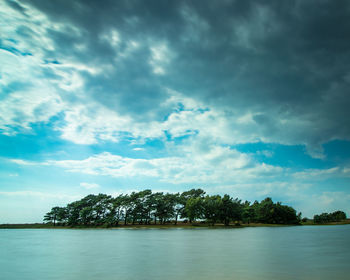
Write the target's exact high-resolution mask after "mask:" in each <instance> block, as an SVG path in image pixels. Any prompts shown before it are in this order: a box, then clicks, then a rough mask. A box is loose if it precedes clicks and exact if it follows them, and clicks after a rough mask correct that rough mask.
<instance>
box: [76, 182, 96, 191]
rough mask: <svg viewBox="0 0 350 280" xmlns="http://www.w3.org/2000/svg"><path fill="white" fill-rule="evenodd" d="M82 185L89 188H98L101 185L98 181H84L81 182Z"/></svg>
mask: <svg viewBox="0 0 350 280" xmlns="http://www.w3.org/2000/svg"><path fill="white" fill-rule="evenodd" d="M80 186H81V187H83V188H85V189H87V190H91V189H97V188H99V187H100V185H99V184H96V183H84V182H82V183H80Z"/></svg>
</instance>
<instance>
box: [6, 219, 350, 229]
mask: <svg viewBox="0 0 350 280" xmlns="http://www.w3.org/2000/svg"><path fill="white" fill-rule="evenodd" d="M346 224H350V219H347V220H344V221H340V222H332V223H324V224H315V223H313V222H312V220H309V221H307V222H302V223H301V224H300V225H297V226H320V225H346ZM285 226H296V225H285V224H260V223H250V224H236V225H234V224H232V225H229V226H225V225H224V224H215V225H209V224H205V223H193V224H191V223H178V224H177V225H174V224H170V223H169V224H165V225H159V224H156V225H155V224H151V225H136V224H135V225H131V224H128V225H118V226H110V227H107V226H61V225H56V226H54V225H52V224H42V223H34V224H0V229H105V228H108V229H118V228H135V229H145V228H150V229H155V228H157V229H171V228H213V229H215V228H242V227H285Z"/></svg>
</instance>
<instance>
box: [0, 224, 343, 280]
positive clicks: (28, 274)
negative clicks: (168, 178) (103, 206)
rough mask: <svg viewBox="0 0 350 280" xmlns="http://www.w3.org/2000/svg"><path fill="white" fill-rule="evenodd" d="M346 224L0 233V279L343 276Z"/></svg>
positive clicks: (36, 230) (30, 230)
mask: <svg viewBox="0 0 350 280" xmlns="http://www.w3.org/2000/svg"><path fill="white" fill-rule="evenodd" d="M349 261H350V226H349V225H345V226H310V227H307V226H303V227H278V228H268V227H266V228H242V229H137V230H135V229H116V230H59V229H57V230H50V229H20V230H15V229H9V230H0V279H4V280H12V279H16V280H18V279H21V280H26V279H33V280H34V279H35V280H40V279H45V280H46V279H60V280H70V279H74V280H77V279H82V280H90V279H102V280H110V279H121V280H124V279H125V280H128V279H135V280H142V279H145V280H146V279H147V280H157V279H162V280H167V279H169V280H172V279H181V280H186V279H218V280H220V279H279V280H280V279H293V280H294V279H308V280H309V279H332V280H334V279H349V277H350V264H349Z"/></svg>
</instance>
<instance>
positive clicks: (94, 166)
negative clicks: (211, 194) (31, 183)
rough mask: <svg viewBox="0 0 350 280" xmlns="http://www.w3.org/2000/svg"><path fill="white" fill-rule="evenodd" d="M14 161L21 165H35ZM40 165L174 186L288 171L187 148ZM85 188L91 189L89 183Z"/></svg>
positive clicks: (227, 153)
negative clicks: (171, 153) (147, 156)
mask: <svg viewBox="0 0 350 280" xmlns="http://www.w3.org/2000/svg"><path fill="white" fill-rule="evenodd" d="M186 149H187V150H186ZM12 161H13V162H15V163H17V164H20V165H33V164H35V163H34V162H30V161H23V160H12ZM38 164H40V165H50V166H57V167H61V168H64V169H65V170H67V171H68V172H77V173H85V174H90V175H102V176H110V177H116V178H118V177H148V178H156V179H158V180H159V181H163V182H168V183H173V184H180V183H204V184H217V183H219V182H243V181H244V180H255V179H256V178H261V177H266V178H274V177H276V176H279V175H280V174H282V173H283V172H284V170H283V169H282V168H281V167H278V166H272V165H268V164H265V163H257V162H255V161H254V160H253V159H252V158H251V157H250V156H249V155H247V154H242V153H240V152H238V151H236V150H233V149H230V148H228V147H220V146H212V147H209V149H208V150H207V151H204V150H201V149H192V150H191V149H189V148H188V147H187V148H184V150H183V152H182V154H180V153H179V154H178V155H177V156H169V157H163V158H153V159H142V158H128V157H122V156H120V155H113V154H111V153H108V152H104V153H100V154H96V155H93V156H90V157H88V158H86V159H83V160H49V161H45V162H42V163H38ZM81 186H83V187H90V185H88V184H87V183H82V184H81Z"/></svg>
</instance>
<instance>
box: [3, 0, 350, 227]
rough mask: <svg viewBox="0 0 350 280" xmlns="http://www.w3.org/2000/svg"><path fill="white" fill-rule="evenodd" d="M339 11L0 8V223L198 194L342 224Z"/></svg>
mask: <svg viewBox="0 0 350 280" xmlns="http://www.w3.org/2000/svg"><path fill="white" fill-rule="evenodd" d="M349 19H350V2H349V1H345V0H344V1H343V0H338V1H333V0H330V1H324V0H321V1H320V0H317V1H316V0H315V1H312V0H310V1H302V0H300V1H296V0H294V1H293V0H288V1H283V0H282V1H281V0H278V1H277V0H275V1H234V0H220V1H211V0H206V1H204V0H201V1H182V0H177V1H175V0H173V1H160V0H158V1H155V0H149V1H137V0H132V1H131V0H128V1H122V0H121V1H97V0H90V1H85V0H84V1H83V0H80V1H79V0H76V1H70V0H59V1H45V0H26V1H17V0H4V1H0V223H31V222H41V221H42V218H43V215H44V214H45V213H46V212H48V211H49V210H50V209H51V208H52V207H53V206H56V205H58V206H64V205H66V204H67V203H69V202H72V201H74V200H77V199H80V198H82V197H84V196H85V195H88V194H90V193H94V194H97V193H106V194H111V195H114V196H115V195H118V194H121V193H130V192H132V191H139V190H144V189H152V190H153V191H163V192H182V191H185V190H188V189H191V188H202V189H204V190H205V191H206V192H207V193H208V194H226V193H227V194H229V195H231V196H232V197H238V198H240V199H242V200H249V201H254V200H261V199H264V198H265V197H272V199H273V200H274V201H282V202H283V203H284V204H287V205H291V206H293V207H294V208H295V209H296V210H297V211H301V212H302V215H303V216H306V217H310V218H312V216H313V215H314V214H319V213H321V212H330V211H335V210H338V209H339V210H343V211H345V212H346V213H347V214H348V215H349V214H350V116H349V108H350V92H349V89H350V87H349V86H350V70H349V65H350V39H349V38H350V20H349Z"/></svg>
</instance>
